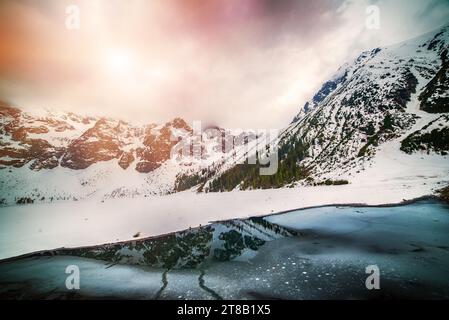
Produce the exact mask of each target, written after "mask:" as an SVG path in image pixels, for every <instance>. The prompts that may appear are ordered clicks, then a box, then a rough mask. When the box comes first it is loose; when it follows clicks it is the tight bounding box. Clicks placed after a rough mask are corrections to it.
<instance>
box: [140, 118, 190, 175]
mask: <svg viewBox="0 0 449 320" xmlns="http://www.w3.org/2000/svg"><path fill="white" fill-rule="evenodd" d="M184 125H185V126H186V127H187V128H188V126H187V124H186V123H185V122H184V121H183V123H178V122H176V123H175V122H172V123H167V124H166V125H164V126H163V127H162V128H161V129H160V130H153V129H152V130H148V132H147V134H146V135H145V137H144V140H143V147H141V148H138V149H137V158H138V159H139V162H138V163H137V165H136V170H137V171H139V172H143V173H147V172H151V171H153V170H155V169H157V168H159V167H160V166H161V165H162V164H163V163H164V162H165V161H167V160H169V159H170V155H171V151H172V148H173V147H174V146H175V145H176V144H177V143H178V142H179V141H180V140H181V138H180V137H176V136H175V135H174V133H173V129H174V128H177V127H176V126H179V127H180V128H183V127H184ZM186 133H187V132H186Z"/></svg>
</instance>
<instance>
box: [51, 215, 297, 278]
mask: <svg viewBox="0 0 449 320" xmlns="http://www.w3.org/2000/svg"><path fill="white" fill-rule="evenodd" d="M296 234H297V233H296V232H294V231H291V230H288V229H286V228H284V227H280V226H278V225H276V224H272V223H270V222H267V221H266V220H264V219H262V218H250V219H247V220H230V221H223V222H216V223H213V224H211V225H208V226H204V227H199V228H195V229H190V230H186V231H181V232H177V233H174V234H169V235H164V236H160V237H157V238H151V239H142V240H134V241H128V242H120V243H114V244H104V245H98V246H92V247H83V248H75V249H58V250H55V251H52V252H47V253H51V254H56V255H70V256H79V257H85V258H92V259H98V260H104V261H109V262H111V263H123V264H139V265H148V266H153V267H163V268H168V269H173V268H175V269H180V268H194V267H196V266H198V265H199V264H201V263H202V262H204V261H206V260H209V259H213V260H216V261H229V260H232V259H235V258H237V257H239V256H242V255H243V254H245V253H247V252H250V251H257V250H258V248H259V247H260V246H262V245H264V244H265V242H267V241H272V240H275V239H279V238H284V237H290V236H295V235H296Z"/></svg>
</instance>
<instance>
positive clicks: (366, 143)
mask: <svg viewBox="0 0 449 320" xmlns="http://www.w3.org/2000/svg"><path fill="white" fill-rule="evenodd" d="M448 50H449V26H446V27H443V28H441V29H438V30H436V31H433V32H430V33H428V34H425V35H423V36H420V37H418V38H415V39H412V40H408V41H405V42H403V43H400V44H397V45H394V46H391V47H386V48H376V49H373V50H371V51H367V52H363V53H362V54H361V55H360V56H359V57H358V58H357V59H355V61H353V62H352V63H349V64H345V65H344V66H342V67H341V68H340V69H339V70H338V72H337V73H336V74H335V75H334V76H333V77H332V78H331V80H329V81H327V82H326V83H324V84H323V86H322V88H321V89H320V90H319V91H318V92H317V93H316V94H315V96H314V97H313V98H312V99H311V100H310V101H308V102H307V103H306V104H305V106H304V107H303V108H302V109H301V111H300V112H299V114H298V115H297V116H296V117H295V119H294V120H293V122H292V123H291V124H290V125H289V126H288V127H287V128H286V129H285V130H283V132H282V133H281V134H280V136H279V138H278V139H274V140H273V141H272V142H271V143H270V146H269V149H270V150H276V149H277V150H279V157H280V163H279V167H280V169H281V170H282V169H284V172H280V174H278V175H277V176H276V177H275V178H274V179H265V180H261V179H260V178H259V177H258V176H257V175H256V176H255V175H252V176H248V175H249V174H251V172H245V175H244V178H243V180H238V181H236V178H235V177H236V176H237V177H238V176H239V170H238V169H237V168H235V169H233V170H229V171H228V172H224V173H221V176H219V177H218V179H217V178H215V180H214V179H210V180H209V181H208V183H207V184H206V189H209V191H217V190H223V189H225V190H229V189H232V188H233V187H234V188H241V186H242V185H243V186H244V189H252V188H272V187H274V188H277V187H285V186H292V187H293V186H298V185H319V184H323V183H329V184H332V183H334V182H339V183H343V182H344V183H348V182H349V183H351V182H355V181H358V180H360V179H376V177H377V176H378V175H379V174H380V175H382V176H384V178H385V179H388V178H395V177H398V178H400V177H401V176H403V175H408V174H410V173H415V172H423V173H424V174H426V173H428V172H431V173H432V174H438V175H442V176H448V169H449V157H448V153H449V122H448V119H449V118H448V116H447V115H448V114H449V101H448V100H447V95H448V92H449V81H448V78H447V74H448V72H449V71H448V70H449V65H448V62H449V54H448ZM292 159H293V160H295V159H296V161H292ZM404 168H406V169H405V170H404ZM292 170H294V171H295V172H296V174H295V175H288V173H289V171H292ZM247 171H248V170H247ZM365 171H369V173H366V174H365ZM406 171H408V173H407V172H406ZM286 173H287V176H286ZM217 186H218V187H217ZM223 186H225V187H223Z"/></svg>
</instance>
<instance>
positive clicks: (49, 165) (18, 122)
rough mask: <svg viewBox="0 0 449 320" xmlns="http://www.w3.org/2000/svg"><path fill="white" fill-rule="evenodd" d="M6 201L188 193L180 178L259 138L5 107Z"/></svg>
mask: <svg viewBox="0 0 449 320" xmlns="http://www.w3.org/2000/svg"><path fill="white" fill-rule="evenodd" d="M0 115H1V122H0V203H1V204H3V205H9V204H23V203H35V202H52V201H57V200H79V199H83V198H87V197H97V198H99V199H104V198H109V197H113V198H116V197H133V196H139V195H140V196H149V195H161V194H167V193H171V192H173V191H175V190H178V189H182V188H183V186H182V185H181V184H180V183H178V182H177V181H178V180H179V177H180V176H182V175H186V176H189V175H190V174H191V173H194V172H198V171H201V170H204V168H212V167H213V166H214V165H215V163H219V162H225V160H224V159H226V158H234V157H238V156H239V154H240V153H241V152H242V151H243V150H245V149H246V148H249V147H251V144H252V143H254V141H256V140H257V139H256V138H257V136H256V134H255V133H253V132H251V131H248V132H243V131H240V132H239V131H236V130H234V131H231V130H225V129H222V128H217V127H209V128H202V130H201V128H198V129H197V131H195V130H196V128H195V130H194V129H193V128H192V127H191V126H190V125H188V124H187V123H186V122H185V121H184V120H183V119H180V118H176V119H174V120H173V121H170V122H167V123H165V124H149V125H143V126H135V125H132V124H130V123H127V122H124V121H120V120H114V119H107V118H100V117H84V116H80V115H77V114H74V113H66V112H52V111H48V110H41V111H39V112H34V111H33V113H30V112H26V111H23V110H21V109H19V108H17V107H12V106H9V105H7V104H5V103H2V104H1V105H0Z"/></svg>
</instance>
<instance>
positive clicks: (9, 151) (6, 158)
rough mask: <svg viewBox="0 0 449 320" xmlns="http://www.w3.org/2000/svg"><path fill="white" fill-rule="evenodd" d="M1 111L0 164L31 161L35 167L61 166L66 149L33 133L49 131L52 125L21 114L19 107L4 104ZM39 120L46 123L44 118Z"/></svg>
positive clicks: (16, 165) (17, 164) (12, 164)
mask: <svg viewBox="0 0 449 320" xmlns="http://www.w3.org/2000/svg"><path fill="white" fill-rule="evenodd" d="M0 114H1V116H2V124H1V129H0V132H1V134H2V137H3V139H2V141H1V148H0V165H2V166H13V167H18V168H19V167H22V166H24V165H25V164H27V163H29V162H31V165H30V168H31V169H32V170H40V169H52V168H54V167H56V166H58V159H59V158H60V157H61V155H62V153H63V152H64V150H63V149H62V148H59V147H55V146H53V145H51V144H50V143H49V142H48V141H46V140H44V139H40V138H34V137H33V138H32V137H31V136H36V135H38V136H39V135H44V134H47V133H48V132H49V129H48V128H47V127H46V126H45V125H44V124H38V123H35V122H34V121H32V120H31V119H30V118H29V117H28V116H25V117H22V112H21V111H20V110H19V109H17V108H13V107H10V106H7V105H5V104H2V105H1V106H0ZM30 122H31V123H32V125H31V126H30ZM39 122H40V123H45V120H43V119H41V120H40V121H39ZM50 125H54V123H50ZM58 125H59V126H60V125H61V123H58ZM60 130H62V129H61V128H60Z"/></svg>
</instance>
